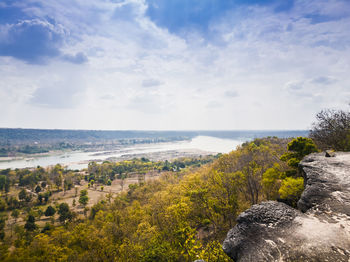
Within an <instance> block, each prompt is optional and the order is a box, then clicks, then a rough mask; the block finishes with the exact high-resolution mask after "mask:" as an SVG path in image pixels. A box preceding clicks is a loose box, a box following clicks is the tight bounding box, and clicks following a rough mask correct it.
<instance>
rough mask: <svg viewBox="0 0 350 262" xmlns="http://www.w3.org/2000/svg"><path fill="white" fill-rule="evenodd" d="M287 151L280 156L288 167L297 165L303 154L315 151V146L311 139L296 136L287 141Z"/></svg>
mask: <svg viewBox="0 0 350 262" xmlns="http://www.w3.org/2000/svg"><path fill="white" fill-rule="evenodd" d="M287 150H288V151H290V152H287V153H285V154H283V155H282V156H281V160H282V161H286V162H287V164H288V165H289V166H290V167H294V168H296V167H298V164H299V162H300V161H301V160H302V159H303V158H304V156H306V155H308V154H311V153H314V152H317V151H318V150H317V147H316V145H315V143H314V142H313V141H312V139H310V138H307V137H297V138H294V139H293V140H292V141H291V142H289V143H288V146H287Z"/></svg>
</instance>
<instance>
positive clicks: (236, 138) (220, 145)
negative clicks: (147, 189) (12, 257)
mask: <svg viewBox="0 0 350 262" xmlns="http://www.w3.org/2000/svg"><path fill="white" fill-rule="evenodd" d="M306 134H307V132H306V131H242V132H239V133H237V132H232V133H231V132H223V133H211V132H210V131H208V132H207V135H199V136H196V137H194V138H192V139H191V140H184V141H177V142H169V143H151V144H138V145H130V146H125V147H122V148H116V149H115V150H113V151H92V152H82V151H71V152H62V153H54V154H50V155H46V156H37V157H28V158H23V159H17V160H11V161H1V162H0V169H5V168H12V169H14V168H25V167H35V166H43V167H45V166H50V165H55V164H58V163H60V164H63V165H66V166H67V167H68V168H71V169H81V168H86V167H87V161H92V160H101V161H103V160H106V159H107V158H110V157H122V156H123V157H125V156H128V155H130V157H131V155H137V154H147V153H156V152H165V151H170V150H174V151H185V150H198V151H205V152H211V153H213V154H216V153H228V152H230V151H232V150H234V149H235V148H236V147H237V146H238V145H240V144H242V143H243V142H245V141H249V140H252V139H254V138H256V137H263V136H269V135H270V136H278V137H291V136H298V135H306ZM215 136H216V137H215ZM218 136H220V137H218ZM83 161H84V163H82V162H83Z"/></svg>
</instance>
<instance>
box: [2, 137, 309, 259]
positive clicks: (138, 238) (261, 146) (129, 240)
mask: <svg viewBox="0 0 350 262" xmlns="http://www.w3.org/2000/svg"><path fill="white" fill-rule="evenodd" d="M288 142H289V144H288ZM287 144H288V145H287ZM287 148H288V149H289V150H290V151H288V150H287ZM314 150H316V149H315V147H314V146H313V143H312V141H311V140H310V139H307V138H298V139H294V140H293V141H291V142H290V141H289V140H288V139H278V138H266V139H255V140H254V141H253V142H247V143H245V144H243V145H242V146H241V147H239V148H237V150H235V151H232V152H231V153H229V154H224V155H222V156H221V157H219V158H218V159H217V160H215V161H214V162H212V163H208V164H206V165H202V164H205V161H207V160H205V161H204V162H203V161H202V162H197V163H198V165H197V164H196V162H191V161H190V162H187V164H186V161H185V162H182V163H181V162H178V163H177V164H176V163H174V162H173V163H166V162H163V164H162V163H159V164H156V163H155V164H150V163H149V162H148V160H147V159H144V160H140V161H139V162H138V163H139V164H137V165H138V166H137V165H136V162H135V163H134V164H135V165H134V167H135V170H130V171H135V172H141V170H143V171H142V172H141V173H145V172H146V171H147V169H149V167H150V166H153V168H156V169H157V170H159V172H161V171H162V175H161V176H160V178H159V179H155V180H151V181H148V182H147V181H146V182H145V181H142V180H139V181H138V183H136V184H133V185H130V186H129V190H128V191H124V192H121V193H119V194H118V195H116V196H115V197H111V196H106V197H105V198H104V199H101V200H100V201H99V202H98V204H95V205H93V206H92V207H91V208H87V207H85V208H84V209H83V210H84V214H82V213H80V214H79V213H76V212H75V209H73V206H71V205H67V204H66V203H61V204H58V203H56V206H55V205H53V206H52V203H51V204H50V200H49V199H48V200H47V201H46V198H45V195H44V197H43V200H42V201H43V206H42V207H45V208H46V210H44V208H42V209H41V208H39V209H38V208H34V207H33V206H31V205H28V204H26V201H27V200H26V196H24V195H27V194H26V193H23V194H22V195H23V196H21V197H20V199H19V200H17V202H18V203H19V204H18V206H16V207H12V206H11V204H10V203H9V202H6V201H8V199H9V198H8V197H7V193H6V192H8V191H11V190H9V188H7V189H6V188H5V187H4V188H3V192H4V193H3V197H2V198H3V199H4V200H3V202H4V201H5V203H3V209H2V210H4V211H6V210H8V211H7V212H3V214H4V217H3V219H2V221H3V223H2V224H3V225H5V224H6V225H12V224H11V223H13V220H15V219H17V218H18V216H22V217H24V220H25V224H24V225H16V226H14V228H12V227H11V228H10V230H8V227H6V228H7V229H6V230H5V231H4V230H3V231H2V232H3V233H5V235H4V234H3V242H2V244H1V250H2V252H1V256H2V257H1V259H2V260H4V261H193V260H195V259H198V258H201V259H204V260H206V261H228V257H227V256H226V255H225V254H224V253H223V251H222V249H221V242H222V240H223V239H224V237H225V235H226V233H227V231H228V230H229V229H230V228H231V227H232V226H233V225H234V224H235V219H236V217H237V216H238V214H239V213H240V212H242V211H244V210H245V209H247V208H248V207H249V206H250V205H252V204H255V203H258V202H260V201H262V200H267V199H280V200H281V201H284V202H288V203H290V204H291V205H294V204H295V201H296V200H297V199H298V197H299V196H300V194H301V192H302V190H303V179H302V178H301V177H300V175H299V173H298V171H297V169H296V168H295V163H296V162H298V161H299V160H300V159H301V157H302V156H303V155H305V154H307V153H309V152H310V151H311V152H312V151H314ZM281 159H282V160H281ZM142 163H144V164H142ZM103 165H105V166H103ZM196 165H197V167H195V166H196ZM186 166H188V167H190V168H185V167H186ZM127 167H128V165H127V164H126V165H124V167H123V168H127ZM57 168H58V167H57ZM123 168H121V167H119V169H118V164H108V163H106V164H102V165H98V164H91V165H90V166H89V170H88V172H87V174H88V175H87V176H83V177H82V176H81V175H80V174H79V173H77V174H76V175H74V174H73V173H69V172H68V173H65V171H64V170H60V169H59V168H58V169H56V170H53V171H51V172H50V176H51V178H50V179H53V181H57V177H59V178H61V179H63V181H64V182H65V181H66V178H67V180H68V178H69V177H70V181H74V180H75V179H76V180H79V179H82V180H87V181H88V182H89V185H86V189H87V190H86V189H84V190H81V191H80V192H79V193H80V197H79V200H78V201H79V204H80V205H81V206H83V207H84V206H86V203H87V198H88V197H89V194H90V192H92V191H91V188H90V187H93V186H94V185H95V187H96V184H97V183H100V185H103V184H108V183H109V180H112V179H113V177H111V176H110V175H109V174H110V173H113V172H111V170H114V171H115V175H114V176H115V177H117V176H120V177H121V176H123V174H125V172H123V171H122V169H123ZM129 168H131V166H130V165H129ZM140 168H141V169H140ZM108 170H109V171H108ZM118 170H119V171H118ZM168 170H169V171H168ZM11 172H14V171H11ZM34 172H39V171H35V170H34ZM16 174H17V173H16ZM68 174H71V175H68ZM17 175H18V174H17ZM79 175H80V177H79ZM3 176H4V177H5V179H4V180H6V178H8V177H9V176H8V175H3ZM27 176H28V174H27ZM24 177H26V175H25V176H23V175H22V176H21V175H19V177H18V179H20V183H22V184H23V179H24ZM16 179H17V178H16ZM16 179H15V180H14V181H13V182H12V183H15V182H16ZM41 179H42V178H40V179H38V181H40V180H41ZM55 179H56V180H55ZM21 181H22V182H21ZM61 183H62V181H61V182H57V184H56V186H57V187H58V189H59V187H60V185H61ZM66 184H67V183H63V184H62V185H64V186H65V185H66ZM10 186H12V185H10ZM30 186H31V187H34V186H33V185H30V183H29V188H30ZM29 188H28V189H29ZM35 188H36V187H35ZM35 188H34V190H35ZM61 190H62V188H61ZM101 190H103V188H101ZM29 191H30V190H29ZM43 191H45V190H43ZM88 192H89V193H88ZM38 195H40V193H39V194H38ZM76 195H78V192H77V194H76ZM28 198H30V197H28ZM12 201H15V200H12ZM30 201H31V200H28V202H30ZM49 205H50V206H51V208H52V209H53V210H54V211H55V212H57V213H56V215H55V212H53V211H52V210H51V208H49V209H50V210H49V211H47V209H48V206H49ZM10 210H12V211H10ZM15 210H17V211H15ZM39 210H42V211H41V216H44V215H45V217H48V219H49V217H51V219H49V220H48V222H47V223H46V224H45V225H38V224H37V223H36V219H38V212H39ZM44 211H45V212H44ZM10 212H11V213H10ZM16 212H18V213H19V214H16ZM39 213H40V212H39ZM43 213H44V214H43ZM10 214H11V217H12V218H10ZM6 216H7V217H6ZM39 218H40V216H39ZM6 219H8V220H9V221H7V222H6ZM10 220H11V221H12V222H11V223H10Z"/></svg>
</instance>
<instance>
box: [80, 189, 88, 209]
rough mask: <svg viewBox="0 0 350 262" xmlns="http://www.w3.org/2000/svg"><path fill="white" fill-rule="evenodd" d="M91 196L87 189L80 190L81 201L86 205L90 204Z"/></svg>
mask: <svg viewBox="0 0 350 262" xmlns="http://www.w3.org/2000/svg"><path fill="white" fill-rule="evenodd" d="M88 202H89V197H88V192H87V190H86V189H84V190H81V191H80V197H79V203H80V204H81V205H83V206H84V207H85V206H86V205H87V204H88Z"/></svg>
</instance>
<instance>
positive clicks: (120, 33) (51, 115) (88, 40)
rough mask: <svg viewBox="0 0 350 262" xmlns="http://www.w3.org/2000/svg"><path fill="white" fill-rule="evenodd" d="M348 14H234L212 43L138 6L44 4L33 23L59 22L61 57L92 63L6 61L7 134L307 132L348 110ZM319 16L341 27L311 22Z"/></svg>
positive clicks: (307, 8) (313, 9)
mask: <svg viewBox="0 0 350 262" xmlns="http://www.w3.org/2000/svg"><path fill="white" fill-rule="evenodd" d="M343 5H346V3H345V4H344V2H341V1H333V2H332V3H330V4H329V3H328V2H326V1H312V2H309V3H307V4H306V3H305V1H297V2H296V3H295V5H294V8H293V9H292V10H290V11H289V12H284V13H283V12H281V13H276V12H274V11H273V10H272V9H269V8H268V7H254V8H252V7H248V8H247V9H241V10H236V11H235V12H236V13H234V14H229V15H228V16H227V17H222V18H221V19H220V20H217V21H215V22H212V23H211V24H210V28H211V30H215V31H216V32H217V33H216V34H217V36H218V37H219V38H220V39H219V40H220V41H219V40H218V41H213V42H211V41H204V40H203V39H202V38H201V36H200V35H199V34H195V33H193V35H192V37H190V38H187V39H182V38H181V37H179V36H177V35H173V34H170V33H169V32H168V31H167V30H166V29H164V28H159V27H157V26H156V25H155V24H154V23H153V22H152V21H150V19H149V18H148V17H146V16H144V11H145V8H146V6H145V3H144V2H143V1H141V0H140V1H125V2H123V1H116V2H114V3H113V2H109V1H99V0H88V1H84V2H79V1H73V2H72V1H66V0H65V1H45V2H43V6H44V7H43V8H41V9H36V10H34V11H33V10H30V11H29V10H28V12H35V14H36V15H37V16H41V17H45V16H50V17H53V18H54V19H55V20H57V22H58V23H59V24H60V25H63V26H64V28H65V30H66V32H69V33H68V34H67V38H66V39H65V43H64V46H62V48H61V52H62V53H63V54H70V55H66V58H71V59H73V58H74V59H75V58H79V57H76V56H77V54H83V55H82V56H81V58H84V59H82V60H81V59H80V60H79V59H78V60H79V61H81V62H84V61H87V60H88V62H87V63H83V64H81V65H79V64H71V63H64V62H63V61H62V57H61V58H60V57H57V58H54V59H53V60H52V61H51V63H50V65H47V66H45V67H43V66H40V65H25V64H23V63H22V62H20V61H17V60H15V59H11V58H1V60H0V64H1V67H0V77H1V79H2V84H0V92H1V93H0V94H1V100H0V102H1V103H0V104H2V108H0V109H2V110H6V112H7V114H6V116H1V117H0V125H1V126H23V127H25V126H30V127H41V128H53V127H55V128H63V127H64V128H93V129H96V128H97V129H104V128H108V129H274V128H280V129H287V128H293V129H298V128H308V127H309V126H310V124H311V122H312V120H313V118H314V114H315V113H316V112H317V111H319V110H320V109H322V108H324V107H328V106H332V107H333V106H343V105H344V104H345V103H347V102H349V101H346V100H347V99H346V98H347V97H349V91H348V87H349V84H350V77H349V75H348V71H349V67H350V62H349V61H350V59H349V58H350V52H349V44H350V35H349V34H348V28H349V27H350V19H349V16H346V14H344V12H342V10H343V9H344V8H345V7H344V6H343ZM67 6H69V7H70V8H69V9H67V8H66V7H67ZM330 7H331V8H330ZM314 13H319V14H322V15H327V16H329V17H331V18H332V17H337V18H339V16H341V18H340V19H335V18H334V19H329V20H327V21H324V22H322V23H315V21H312V19H311V18H306V17H305V15H307V14H314ZM240 14H243V15H240ZM78 60H77V61H78ZM83 60H84V61H83ZM74 61H75V60H74ZM79 61H78V62H79ZM145 87H147V88H145ZM349 100H350V98H349ZM6 105H8V106H7V107H6ZM43 106H44V107H45V109H47V110H45V112H43V110H42V107H43ZM0 107H1V106H0ZM31 114H33V115H31ZM34 114H35V117H34ZM19 115H20V116H19ZM27 119H28V120H27ZM57 119H64V121H63V122H62V121H61V122H59V121H57Z"/></svg>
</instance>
